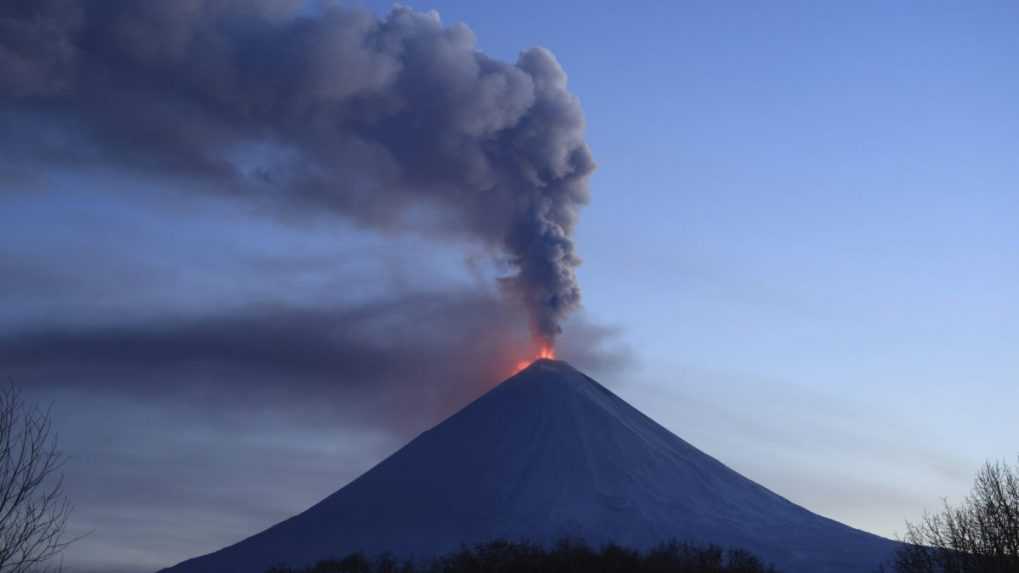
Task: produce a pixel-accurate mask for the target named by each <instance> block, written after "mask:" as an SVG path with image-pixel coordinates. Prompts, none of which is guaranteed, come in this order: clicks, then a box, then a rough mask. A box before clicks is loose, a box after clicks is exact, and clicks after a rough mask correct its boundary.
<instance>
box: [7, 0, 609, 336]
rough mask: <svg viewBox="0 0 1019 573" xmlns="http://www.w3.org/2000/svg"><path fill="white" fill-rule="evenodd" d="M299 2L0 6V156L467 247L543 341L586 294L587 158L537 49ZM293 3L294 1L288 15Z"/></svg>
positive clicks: (396, 13)
mask: <svg viewBox="0 0 1019 573" xmlns="http://www.w3.org/2000/svg"><path fill="white" fill-rule="evenodd" d="M302 6H303V4H302V3H300V2H297V3H296V2H284V1H267V0H262V1H259V2H231V1H215V0H207V1H199V0H187V1H179V2H177V1H174V2H162V1H156V0H151V1H149V0H147V1H141V2H139V1H135V0H119V1H104V2H77V1H76V0H74V1H56V0H44V1H40V0H26V1H21V0H14V1H13V2H5V3H3V5H2V6H0V76H2V77H4V79H5V80H4V81H3V82H2V83H0V127H2V129H0V151H2V152H3V154H4V155H6V157H7V158H8V159H6V160H0V167H3V166H4V165H2V164H3V163H4V162H5V161H6V162H7V163H8V165H6V167H7V168H8V169H11V170H12V169H14V167H18V165H17V162H22V163H23V162H24V161H30V160H33V159H36V160H38V158H40V157H44V158H46V161H48V162H49V163H48V165H52V164H54V163H57V164H60V165H62V166H64V167H71V168H82V167H96V166H98V167H103V168H109V167H110V166H113V167H114V168H118V169H123V170H126V171H127V172H130V173H143V174H146V175H153V176H157V177H162V178H166V177H174V178H179V179H180V180H181V183H182V184H184V185H180V186H179V187H181V188H186V189H202V190H204V191H205V192H213V193H223V194H229V195H231V196H234V197H239V198H245V199H249V200H252V201H256V202H258V203H260V204H264V203H266V202H268V203H269V204H270V205H272V206H273V208H276V209H283V210H284V211H285V212H287V213H293V212H299V213H303V212H311V213H322V212H325V213H332V214H337V215H341V216H344V217H350V218H352V219H354V220H356V221H358V222H359V223H362V224H364V225H367V226H370V227H372V228H380V229H408V228H411V229H413V230H416V231H419V232H425V233H429V235H434V236H443V237H448V236H459V237H461V238H463V237H467V238H469V239H471V240H474V241H477V242H481V243H482V244H484V245H485V246H486V248H488V249H490V250H491V252H493V253H495V254H496V256H497V257H498V258H499V259H501V260H504V261H506V262H507V263H508V264H509V265H511V266H512V268H513V269H514V273H513V275H512V276H508V277H506V278H505V279H504V280H503V283H504V285H505V286H506V288H507V290H508V291H509V292H512V293H513V294H514V295H515V296H517V297H519V298H520V300H522V301H523V302H524V303H525V304H526V305H527V308H528V309H530V312H531V317H530V318H531V323H532V326H533V330H534V332H535V334H536V335H537V336H539V337H540V338H542V340H543V341H544V342H548V343H550V342H552V340H553V338H554V337H555V335H556V334H557V333H558V332H559V329H560V328H559V324H560V322H561V320H562V318H564V317H565V316H566V315H567V313H569V312H570V311H571V310H573V309H575V308H576V307H577V306H578V304H579V301H580V289H579V286H578V284H577V278H576V275H575V272H574V271H575V268H576V267H577V265H578V264H579V259H578V257H577V255H576V254H575V249H574V243H573V239H572V233H573V230H574V226H575V224H576V221H577V215H578V210H579V208H580V207H581V206H582V205H583V204H584V203H585V202H586V201H587V198H588V190H587V178H588V175H589V174H590V173H591V171H592V170H593V168H594V163H593V161H592V159H591V154H590V152H589V150H588V147H587V146H586V145H585V143H584V139H583V129H584V118H583V114H582V112H581V107H580V104H579V102H578V100H577V98H576V97H575V96H574V95H573V94H571V93H570V92H569V91H568V89H567V77H566V74H565V73H564V71H562V68H561V67H560V66H559V64H558V62H557V61H556V60H555V58H554V57H553V56H552V54H551V53H549V52H548V51H547V50H544V49H542V48H533V49H530V50H527V51H525V52H523V53H522V54H521V55H520V57H519V58H518V60H517V61H516V62H514V63H506V62H502V61H498V60H496V59H493V58H490V57H488V56H486V55H485V54H483V53H481V52H479V51H478V50H477V49H476V47H475V38H474V35H473V33H472V32H471V30H469V29H468V28H467V27H465V25H463V24H453V25H444V24H443V23H442V22H441V21H440V20H439V17H438V14H436V13H434V12H424V13H423V12H417V11H414V10H411V9H409V8H403V7H397V8H395V9H393V10H392V11H391V12H389V13H388V14H387V15H385V16H384V17H381V18H380V17H378V16H375V15H373V14H371V13H368V12H364V11H360V10H353V9H346V8H342V7H338V6H335V5H331V4H330V5H328V6H327V7H325V8H323V9H322V10H320V11H319V12H316V13H308V12H307V10H306V9H305V8H303V7H302ZM302 10H305V11H302Z"/></svg>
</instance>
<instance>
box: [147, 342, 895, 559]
mask: <svg viewBox="0 0 1019 573" xmlns="http://www.w3.org/2000/svg"><path fill="white" fill-rule="evenodd" d="M562 538H571V539H583V540H585V541H586V542H588V543H589V544H591V545H593V546H600V545H602V544H606V543H610V542H611V543H615V544H618V545H624V546H629V547H633V548H639V549H645V548H649V547H651V546H654V545H656V544H658V543H661V542H665V541H668V540H671V539H675V540H679V541H690V542H694V543H702V544H706V543H713V544H716V545H721V546H723V547H739V548H743V549H747V550H749V551H751V552H753V553H755V554H757V555H758V556H759V557H761V558H762V559H763V560H765V561H766V562H769V563H772V564H774V565H775V566H776V567H778V568H779V569H780V570H781V571H785V572H787V573H808V572H809V573H825V572H831V573H834V572H838V573H842V572H846V573H848V572H858V573H870V572H871V571H874V570H875V569H876V568H877V566H878V565H879V564H880V563H881V562H883V561H885V560H886V559H888V558H889V557H891V554H892V552H893V551H894V550H895V549H896V547H897V544H896V543H895V542H893V541H891V540H888V539H884V538H882V537H878V536H876V535H872V534H870V533H866V532H864V531H860V530H858V529H853V528H851V527H849V526H847V525H843V524H841V523H838V522H836V521H833V520H831V519H828V518H825V517H822V516H820V515H817V514H815V513H812V512H810V511H808V510H807V509H804V508H803V507H800V506H798V505H796V504H794V503H792V502H790V501H789V500H787V499H785V498H783V497H781V496H779V495H777V494H775V493H773V492H771V491H769V490H768V489H766V488H764V487H762V486H760V485H758V484H756V483H754V482H753V481H751V480H749V479H747V478H745V477H743V476H742V475H740V474H738V473H736V472H735V471H733V470H731V469H729V468H728V467H726V466H725V465H723V464H722V463H720V462H719V461H717V460H715V459H714V458H712V457H711V456H708V455H707V454H705V453H703V452H701V451H700V450H698V449H697V448H695V447H693V446H692V445H690V444H688V443H686V442H685V441H683V440H682V439H680V438H679V437H677V436H676V435H675V434H673V433H671V432H669V431H668V430H666V429H665V428H663V427H662V426H660V425H659V424H657V423H656V422H655V421H654V420H652V419H650V418H648V417H647V416H645V415H644V414H642V413H641V412H639V411H638V410H637V409H635V408H633V407H632V406H630V405H629V404H627V403H626V402H624V401H623V400H622V399H621V398H619V397H618V396H616V395H615V394H613V393H612V392H610V391H609V390H607V389H606V388H604V387H603V386H602V385H600V384H599V383H597V382H595V381H594V380H593V379H591V378H589V377H588V376H586V375H584V374H583V373H581V372H579V371H577V370H576V369H574V368H573V367H572V366H570V365H569V364H567V363H565V362H562V361H556V360H545V359H543V360H538V361H536V362H534V363H533V364H532V365H531V366H529V367H528V368H526V369H525V370H523V371H521V372H519V373H518V374H516V375H514V376H513V377H511V378H509V379H508V380H506V381H505V382H503V383H502V384H500V385H498V386H497V387H495V388H494V389H493V390H491V391H490V392H488V393H487V394H485V395H484V396H482V397H480V398H478V399H477V400H475V401H474V402H472V403H471V404H470V405H468V406H467V407H465V408H464V409H462V410H460V411H459V412H457V413H456V414H454V415H453V416H451V417H449V418H448V419H446V420H445V421H443V422H442V423H440V424H439V425H437V426H435V427H434V428H432V429H430V430H428V431H426V432H424V433H422V434H421V435H419V436H418V437H417V438H415V439H414V440H413V441H411V442H410V443H409V444H407V445H406V446H404V447H403V448H402V449H400V450H399V451H397V452H396V453H395V454H393V455H392V456H390V457H389V458H387V459H385V460H384V461H382V462H381V463H379V464H378V465H376V466H375V467H373V468H372V469H371V470H369V471H368V472H366V473H364V474H363V475H361V477H359V478H357V479H356V480H354V481H352V482H351V483H349V484H348V485H347V486H345V487H343V488H342V489H340V490H339V491H337V492H336V493H334V494H332V495H330V496H329V497H327V498H325V499H324V500H322V501H321V502H319V503H318V504H317V505H315V506H313V507H312V508H310V509H308V510H307V511H305V512H304V513H301V514H299V515H296V516H294V517H292V518H290V519H287V520H286V521H283V522H281V523H279V524H277V525H274V526H273V527H270V528H269V529H267V530H265V531H263V532H262V533H259V534H257V535H254V536H252V537H250V538H248V539H245V540H244V541H241V542H240V543H237V544H236V545H232V546H230V547H227V548H225V549H222V550H220V551H217V552H215V553H211V554H209V555H205V556H203V557H197V558H195V559H191V560H189V561H185V562H183V563H180V564H179V565H176V566H174V567H171V568H169V569H166V570H164V571H165V572H167V573H170V572H172V573H206V572H208V573H212V572H216V573H233V572H237V573H240V572H244V573H251V572H259V571H265V570H266V569H268V568H269V567H271V566H273V565H277V564H283V563H285V564H288V565H292V566H304V565H310V564H312V563H314V562H316V561H319V560H322V559H326V558H330V557H342V556H345V555H347V554H349V553H352V552H354V551H363V552H365V553H367V554H369V555H375V554H379V553H382V552H390V553H392V554H393V555H394V556H396V557H399V558H412V559H428V558H431V557H434V556H437V555H439V554H443V553H447V552H449V551H451V550H456V549H458V548H459V547H460V546H461V545H463V544H473V543H477V542H483V541H490V540H494V539H507V540H527V541H531V542H539V543H549V544H550V543H553V542H555V541H557V540H559V539H562Z"/></svg>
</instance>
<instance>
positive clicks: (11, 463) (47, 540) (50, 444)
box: [0, 385, 71, 573]
mask: <svg viewBox="0 0 1019 573" xmlns="http://www.w3.org/2000/svg"><path fill="white" fill-rule="evenodd" d="M62 465H63V456H62V455H61V454H60V452H59V451H58V450H57V440H56V435H55V433H54V432H53V427H52V424H51V423H50V415H49V411H47V410H42V409H40V408H38V407H37V406H34V405H30V404H28V403H26V402H25V401H24V399H23V398H22V396H21V393H20V392H19V391H18V389H17V388H15V387H14V386H13V385H8V386H6V387H4V388H2V389H0V573H26V572H28V571H37V570H38V569H39V568H40V567H41V566H43V565H44V564H45V563H46V562H47V561H49V560H50V559H51V558H53V557H55V556H56V555H57V554H59V553H60V552H61V551H62V550H63V549H64V547H66V546H67V544H68V541H67V540H66V539H65V537H64V526H65V525H66V523H67V518H68V515H69V514H70V509H71V508H70V504H69V503H68V501H67V498H66V496H65V495H64V488H63V477H62V476H61V474H60V469H61V467H62Z"/></svg>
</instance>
